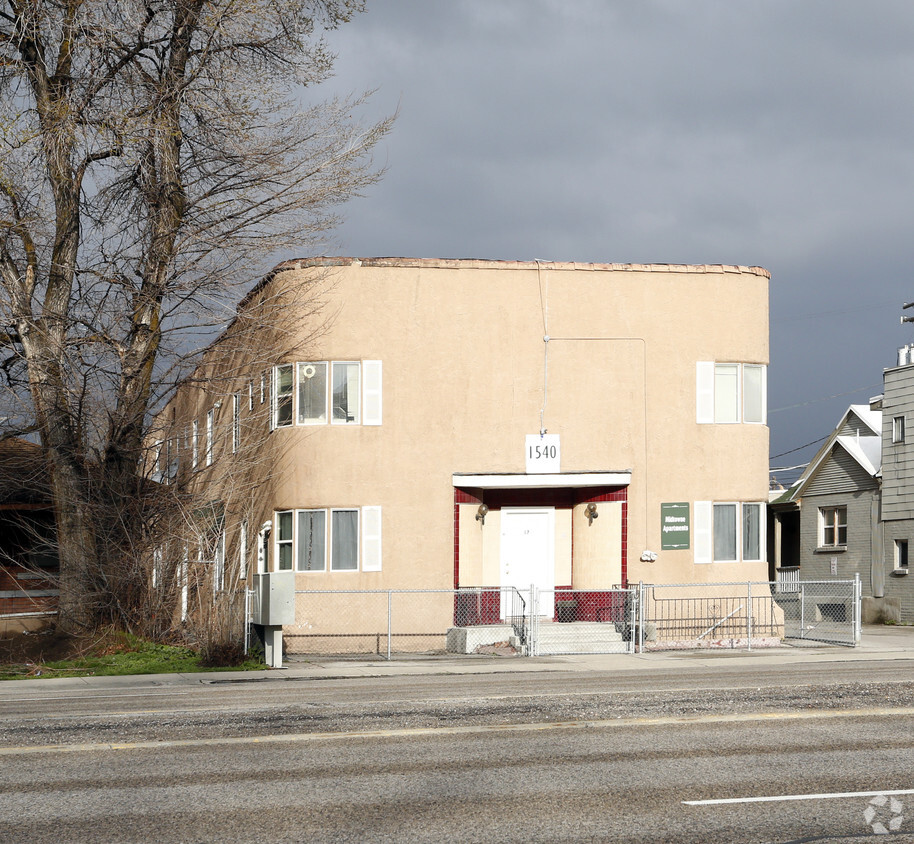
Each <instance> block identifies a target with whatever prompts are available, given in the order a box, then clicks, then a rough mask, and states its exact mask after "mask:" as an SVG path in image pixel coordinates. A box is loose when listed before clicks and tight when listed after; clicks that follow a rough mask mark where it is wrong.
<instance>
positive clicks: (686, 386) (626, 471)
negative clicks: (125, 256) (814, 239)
mask: <svg viewBox="0 0 914 844" xmlns="http://www.w3.org/2000/svg"><path fill="white" fill-rule="evenodd" d="M768 279H769V274H768V272H767V271H766V270H764V269H762V268H759V267H742V266H721V265H699V266H686V265H666V264H576V263H554V262H546V261H528V262H520V261H482V260H426V259H407V258H384V259H349V258H342V259H315V260H301V261H290V262H286V263H283V264H281V265H279V266H278V267H276V268H275V270H274V271H273V272H272V273H271V274H270V276H268V277H267V279H265V280H264V281H262V282H261V283H260V284H259V285H258V286H257V287H255V288H254V290H252V291H251V293H250V294H248V296H247V297H246V299H245V300H244V301H243V302H242V304H241V306H240V307H239V321H240V322H238V324H239V325H240V324H241V323H242V322H244V320H245V319H248V318H250V321H256V320H257V319H259V318H260V317H257V316H256V314H257V313H258V309H261V311H262V309H263V308H264V307H266V306H267V304H268V303H269V302H276V301H278V300H279V299H281V297H282V296H283V295H285V296H288V297H290V301H292V300H295V301H297V302H298V303H299V304H300V302H301V300H302V299H308V298H309V297H314V299H315V301H317V300H320V302H321V306H320V308H319V309H312V312H311V315H310V317H309V318H305V319H304V320H303V321H301V322H297V323H295V324H294V325H284V324H283V321H284V314H285V313H286V312H287V311H286V310H285V309H284V308H274V309H273V310H272V311H271V314H272V316H271V317H270V320H269V322H270V325H269V327H268V329H269V331H268V336H269V338H270V339H268V340H264V339H263V338H264V336H267V335H261V339H260V340H259V341H258V342H257V343H256V344H255V346H253V347H247V348H246V347H244V344H236V345H235V346H232V342H231V338H232V332H233V330H235V328H230V329H229V331H228V332H227V334H226V335H225V336H223V338H222V339H221V340H220V341H218V342H217V343H216V344H215V345H214V347H213V348H212V349H211V350H210V353H209V355H208V357H207V360H206V363H205V364H204V366H203V367H202V369H201V370H200V372H199V373H198V377H197V378H196V379H195V380H194V381H193V382H190V383H188V385H186V386H185V387H184V388H182V390H181V391H179V393H178V395H177V396H176V398H175V399H174V400H173V402H172V404H171V405H170V406H169V408H168V409H167V410H166V412H165V414H164V415H163V417H162V418H163V419H165V420H167V430H165V431H164V433H163V434H162V440H163V444H162V446H161V447H162V448H165V447H166V446H168V448H169V454H170V455H171V458H170V459H171V463H170V464H169V465H170V467H171V468H170V470H169V471H170V475H171V476H172V477H187V478H190V481H189V482H190V483H191V484H196V485H197V486H198V487H200V486H201V485H206V486H208V487H209V488H210V489H212V498H213V499H214V500H219V499H226V498H227V497H231V496H232V495H233V496H234V501H235V503H234V504H231V503H229V502H227V503H226V505H225V518H224V521H223V522H221V525H222V527H223V529H224V532H225V539H224V540H223V545H222V552H221V553H222V560H221V563H220V565H221V566H222V571H220V572H218V573H217V578H218V579H221V582H226V581H231V582H232V583H235V582H236V581H238V579H241V580H244V579H245V578H248V577H249V576H250V574H251V573H252V572H254V571H256V570H257V569H258V567H259V568H260V569H261V570H281V569H286V570H293V571H296V572H297V575H296V580H297V584H298V587H299V588H302V589H404V588H428V589H439V588H442V589H443V588H451V587H454V586H461V587H463V586H499V585H519V586H528V585H530V584H531V583H534V584H536V585H538V586H541V587H543V588H549V587H572V588H579V589H586V590H599V589H606V588H609V587H611V586H613V585H617V584H625V583H628V582H637V581H644V582H653V583H701V582H722V581H742V582H745V581H747V580H767V579H768V566H767V562H766V548H765V529H764V525H765V512H764V507H765V504H764V502H765V501H766V500H767V494H768V428H767V424H766V421H767V420H766V372H767V363H768ZM288 313H289V314H290V315H291V313H292V309H291V308H290V309H289V310H288ZM318 323H320V328H319V330H317V328H316V327H317V325H318ZM263 330H264V331H267V329H266V328H264V329H263ZM306 338H307V339H306ZM226 373H229V374H226ZM169 442H171V443H172V445H168V444H169ZM251 443H255V444H256V445H255V446H252V453H256V460H255V459H251V460H249V461H247V463H245V461H244V460H243V459H242V458H241V457H240V455H242V454H243V453H244V449H245V447H246V446H248V445H249V444H251ZM175 455H177V457H175ZM164 463H165V461H164V459H163V465H164ZM240 463H245V470H244V473H246V475H245V480H243V481H240V480H238V477H239V476H240V475H241V474H244V473H242V472H241V471H240V470H239V469H238V465H239V464H240ZM226 477H229V478H231V481H230V482H226V480H225V479H226ZM228 489H231V490H232V493H231V495H229V494H228V493H227V492H226V490H228ZM239 490H242V491H243V492H242V494H240V495H239V494H238V493H239Z"/></svg>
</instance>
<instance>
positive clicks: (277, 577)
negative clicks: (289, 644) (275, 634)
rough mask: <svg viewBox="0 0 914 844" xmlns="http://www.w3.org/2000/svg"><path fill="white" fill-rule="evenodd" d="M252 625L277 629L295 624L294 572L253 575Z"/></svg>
mask: <svg viewBox="0 0 914 844" xmlns="http://www.w3.org/2000/svg"><path fill="white" fill-rule="evenodd" d="M253 609H254V618H253V621H254V624H262V625H264V626H265V627H278V626H280V625H283V624H294V623H295V572H294V571H271V572H266V573H265V574H257V575H254V607H253Z"/></svg>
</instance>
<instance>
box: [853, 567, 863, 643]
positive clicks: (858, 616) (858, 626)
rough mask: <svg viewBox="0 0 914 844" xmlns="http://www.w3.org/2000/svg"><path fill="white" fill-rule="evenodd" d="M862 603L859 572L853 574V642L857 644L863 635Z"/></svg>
mask: <svg viewBox="0 0 914 844" xmlns="http://www.w3.org/2000/svg"><path fill="white" fill-rule="evenodd" d="M861 603H862V585H861V583H860V572H859V571H858V572H856V573H855V574H854V642H855V643H856V642H859V641H860V637H861V636H862V634H863V629H862V628H863V618H862V616H863V611H862V608H861V606H860V605H861Z"/></svg>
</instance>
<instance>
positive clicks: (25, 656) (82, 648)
mask: <svg viewBox="0 0 914 844" xmlns="http://www.w3.org/2000/svg"><path fill="white" fill-rule="evenodd" d="M91 645H92V643H91V642H86V641H83V640H80V639H79V638H77V637H75V636H71V635H69V634H67V633H63V632H62V631H60V630H53V629H49V630H41V631H38V632H35V633H14V634H11V635H7V636H3V637H2V638H0V665H27V664H33V665H38V664H41V663H43V662H54V661H56V660H60V659H73V658H76V657H79V656H83V655H84V654H85V652H86V651H87V650H88V649H89V648H90V647H91Z"/></svg>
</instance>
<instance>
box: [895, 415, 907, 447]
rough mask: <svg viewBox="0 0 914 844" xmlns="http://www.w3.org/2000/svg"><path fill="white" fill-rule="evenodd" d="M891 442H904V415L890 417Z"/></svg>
mask: <svg viewBox="0 0 914 844" xmlns="http://www.w3.org/2000/svg"><path fill="white" fill-rule="evenodd" d="M892 442H893V443H903V442H904V416H895V417H893V418H892Z"/></svg>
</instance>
